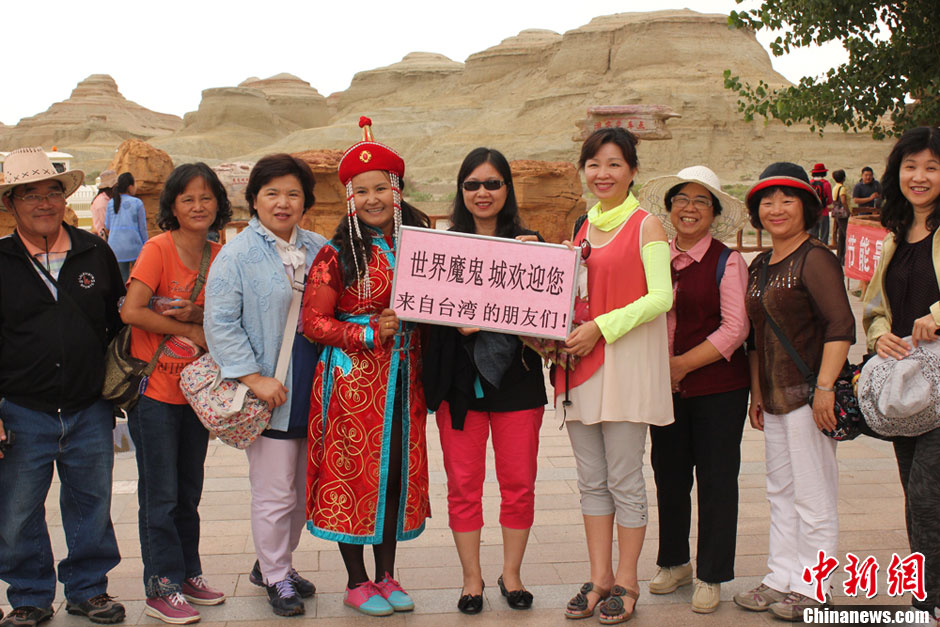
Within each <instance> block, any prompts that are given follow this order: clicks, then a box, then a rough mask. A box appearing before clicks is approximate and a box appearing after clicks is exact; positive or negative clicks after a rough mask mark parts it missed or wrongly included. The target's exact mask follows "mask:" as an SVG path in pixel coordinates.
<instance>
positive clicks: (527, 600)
mask: <svg viewBox="0 0 940 627" xmlns="http://www.w3.org/2000/svg"><path fill="white" fill-rule="evenodd" d="M497 583H498V584H499V591H500V592H502V593H503V596H504V597H506V602H507V603H509V607H511V608H512V609H514V610H527V609H529V608H530V607H532V600H533V597H532V593H531V592H529V591H528V590H506V586H505V584H503V576H502V575H500V576H499V579H498V580H497Z"/></svg>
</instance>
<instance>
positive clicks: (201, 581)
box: [183, 575, 225, 605]
mask: <svg viewBox="0 0 940 627" xmlns="http://www.w3.org/2000/svg"><path fill="white" fill-rule="evenodd" d="M183 596H184V597H186V600H187V601H189V602H190V603H192V604H194V605H219V604H220V603H225V593H224V592H222V591H221V590H216V589H215V588H213V587H211V586H209V582H208V581H206V578H205V577H203V576H202V575H196V576H195V577H190V578H189V579H187V580H186V581H184V582H183Z"/></svg>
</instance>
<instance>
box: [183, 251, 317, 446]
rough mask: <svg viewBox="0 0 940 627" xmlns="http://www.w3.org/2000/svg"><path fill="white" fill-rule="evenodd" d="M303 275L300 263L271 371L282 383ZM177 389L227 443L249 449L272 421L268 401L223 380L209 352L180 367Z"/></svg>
mask: <svg viewBox="0 0 940 627" xmlns="http://www.w3.org/2000/svg"><path fill="white" fill-rule="evenodd" d="M303 274H304V266H303V265H302V264H301V266H300V267H299V268H297V269H296V270H295V272H294V283H293V286H292V287H293V290H294V293H293V297H292V298H291V303H290V311H289V312H288V314H287V323H286V324H285V325H284V336H283V339H282V340H281V350H280V353H279V354H278V357H277V366H276V367H275V370H274V378H275V379H277V380H278V381H280V382H281V383H284V380H285V378H286V377H287V368H288V366H289V365H290V357H291V350H292V349H293V345H294V342H293V340H294V336H295V335H296V329H297V318H298V317H299V315H300V299H301V297H302V296H303V285H304V284H303ZM180 390H182V392H183V396H184V397H185V398H186V400H187V402H189V405H190V406H191V407H192V408H193V411H194V412H195V413H196V416H197V417H198V418H199V421H200V422H201V423H202V424H203V426H204V427H205V428H206V430H207V431H209V432H210V433H212V434H214V435H215V437H217V438H218V439H219V440H220V441H222V442H223V443H224V444H228V445H229V446H234V447H235V448H238V449H245V448H248V445H250V444H251V443H252V442H254V441H255V439H256V438H257V437H258V436H259V435H261V432H262V431H264V430H265V429H267V428H268V425H269V424H270V422H271V407H270V406H269V405H268V403H267V402H265V401H262V400H260V399H259V398H257V397H256V396H255V395H254V394H252V393H251V391H250V390H249V389H248V386H247V385H245V384H244V383H241V382H240V381H236V380H233V379H223V378H222V370H221V368H219V365H218V364H217V363H216V361H215V360H214V359H213V358H212V355H210V354H209V353H206V354H205V355H203V356H202V357H200V358H199V359H197V360H196V361H194V362H193V363H191V364H189V365H188V366H186V367H185V368H183V371H182V372H181V373H180Z"/></svg>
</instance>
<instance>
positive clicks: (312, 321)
mask: <svg viewBox="0 0 940 627" xmlns="http://www.w3.org/2000/svg"><path fill="white" fill-rule="evenodd" d="M371 124H372V122H371V121H370V120H369V119H368V118H360V121H359V126H360V127H363V128H364V131H363V132H364V137H365V140H364V141H361V142H357V143H356V144H354V145H353V146H351V147H350V148H349V149H348V150H347V151H346V153H345V154H344V155H343V158H342V160H341V161H340V164H339V178H340V181H341V182H342V184H343V186H344V187H345V189H346V196H347V203H348V204H347V214H346V217H344V218H343V219H342V221H340V223H339V225H338V226H337V227H336V232H335V234H334V235H333V239H331V240H330V242H329V243H328V244H327V245H326V246H324V247H323V249H322V250H320V254H318V255H317V258H316V261H314V264H313V268H311V270H310V275H309V278H308V281H307V291H306V293H305V294H304V305H303V329H304V335H306V336H307V337H308V338H310V340H312V341H314V342H318V343H320V344H321V345H323V347H324V349H323V356H322V357H321V360H320V364H319V365H318V367H317V372H316V377H315V378H314V393H313V395H312V397H311V398H310V416H311V419H310V453H309V455H308V459H309V468H308V471H307V472H308V476H309V481H308V484H307V516H308V518H309V519H310V522H309V528H310V530H311V532H312V533H313V535H315V536H317V537H318V538H322V539H324V540H333V541H335V542H338V543H339V552H340V555H341V556H342V558H343V564H344V565H345V566H346V586H345V587H346V590H345V593H344V595H343V603H344V604H345V605H346V606H348V607H351V608H353V609H355V610H358V611H359V612H362V613H363V614H368V615H372V616H387V615H389V614H392V613H393V612H407V611H411V610H412V609H414V601H413V600H412V598H411V596H410V595H409V594H408V593H406V592H405V591H404V590H403V589H402V587H401V585H399V583H398V582H397V581H396V580H395V577H394V574H395V555H396V551H397V546H398V542H399V541H403V540H410V539H412V538H416V537H418V536H419V535H420V534H421V532H422V531H424V525H425V519H427V517H428V516H430V514H431V504H430V499H429V497H428V456H427V442H426V440H425V437H426V436H425V423H426V420H427V415H428V412H427V408H426V406H425V402H424V391H423V389H422V387H421V379H420V362H419V360H420V358H421V338H420V334H419V330H418V328H417V325H416V324H415V323H413V322H402V321H400V320H399V319H398V316H396V315H395V312H394V311H393V310H392V309H391V297H392V271H393V268H394V267H395V256H394V255H395V243H396V240H397V239H398V236H399V233H398V228H399V227H400V226H402V225H405V226H421V227H428V226H430V224H429V222H430V221H429V220H428V217H427V216H426V215H424V214H423V213H421V212H420V211H418V210H417V209H415V208H414V207H412V206H411V205H409V204H408V203H407V202H405V201H403V200H402V199H401V190H402V182H401V181H402V177H403V176H404V173H405V162H404V161H403V160H402V158H401V156H400V155H399V154H398V153H397V152H395V151H394V150H392V149H391V148H389V147H388V146H386V145H385V144H380V143H378V142H376V141H374V140H373V139H372V131H371ZM367 544H368V545H372V555H373V557H374V558H375V576H374V578H370V577H369V574H368V573H367V571H366V564H365V560H364V557H363V554H364V546H365V545H367Z"/></svg>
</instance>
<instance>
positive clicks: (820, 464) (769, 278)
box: [734, 162, 855, 620]
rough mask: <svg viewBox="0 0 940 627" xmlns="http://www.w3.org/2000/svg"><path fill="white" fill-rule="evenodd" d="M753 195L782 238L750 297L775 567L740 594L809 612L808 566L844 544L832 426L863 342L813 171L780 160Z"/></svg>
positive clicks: (751, 203) (762, 225) (757, 265)
mask: <svg viewBox="0 0 940 627" xmlns="http://www.w3.org/2000/svg"><path fill="white" fill-rule="evenodd" d="M745 202H746V204H747V208H748V212H749V214H750V216H751V224H752V225H753V226H754V227H755V228H759V229H765V230H766V231H767V232H768V233H769V234H770V238H771V246H772V247H771V249H770V250H768V251H766V252H764V253H761V254H760V255H758V256H757V257H756V258H755V259H754V261H752V262H751V266H750V268H749V271H748V274H749V276H748V286H747V296H746V300H745V302H746V306H747V313H748V317H749V318H750V320H751V328H752V331H751V332H752V334H753V344H752V343H751V340H749V341H748V349H749V350H748V361H749V364H750V370H751V406H750V409H749V410H748V414H749V418H750V422H751V426H752V427H754V428H755V429H758V430H762V431H763V432H764V455H765V458H766V465H767V500H768V501H769V502H770V548H769V551H768V557H767V566H768V569H769V570H770V572H769V573H768V574H767V575H766V576H765V577H764V578H763V581H762V582H761V583H760V585H759V586H758V587H756V588H754V589H752V590H749V591H747V592H742V593H739V594H736V595H735V596H734V601H735V603H737V604H738V605H739V606H741V607H743V608H744V609H748V610H752V611H765V610H770V612H771V613H772V614H774V616H777V617H778V618H783V619H786V620H799V619H800V618H801V617H802V615H803V610H805V609H811V608H813V607H821V605H822V603H821V602H819V601H817V600H816V599H815V598H814V597H815V593H816V591H815V584H814V583H812V582H811V583H807V582H806V581H805V580H804V579H803V569H804V568H807V567H810V566H813V565H814V564H816V563H817V560H818V559H819V558H818V552H819V551H823V552H824V553H825V554H826V555H835V554H836V551H837V550H838V538H839V512H838V504H837V496H838V494H837V493H838V488H839V468H838V464H837V463H836V442H835V440H833V439H831V438H829V437H827V436H826V435H824V434H823V432H822V430H823V429H827V430H830V431H831V430H833V429H834V428H835V426H836V418H835V413H834V409H833V407H834V402H835V389H834V384H835V381H836V378H837V376H838V375H839V372H840V370H841V369H842V367H843V365H844V364H845V358H846V356H847V355H848V352H849V346H850V345H851V344H852V343H854V342H855V317H854V316H853V315H852V308H851V307H850V306H849V299H848V296H847V295H846V292H845V287H844V278H843V275H842V267H841V266H840V265H839V260H838V259H837V258H836V256H835V255H833V254H832V251H830V250H829V249H828V247H827V246H826V245H825V244H824V243H823V242H821V241H819V240H818V239H816V238H813V237H810V235H809V233H807V230H808V229H810V228H812V226H813V225H814V224H815V223H816V220H817V219H818V216H819V207H820V201H819V197H818V196H817V195H816V192H815V191H814V189H813V186H812V185H811V184H810V181H809V177H808V176H807V175H806V171H805V170H804V169H803V168H801V167H800V166H798V165H796V164H794V163H787V162H780V163H774V164H771V165H770V166H768V167H767V168H766V169H765V170H764V171H763V173H761V176H760V180H759V181H758V182H757V183H756V184H755V185H754V186H753V187H752V188H751V189H750V190H749V191H748V193H747V199H746V201H745ZM771 320H772V321H773V322H775V323H776V325H777V326H778V327H779V329H780V334H781V335H783V336H784V337H785V338H786V339H787V342H788V343H789V344H790V345H792V347H793V348H794V349H795V350H796V352H797V353H798V354H799V355H800V356H801V357H802V359H803V361H804V362H805V363H806V364H808V365H809V367H810V368H811V369H812V371H813V372H814V373H815V374H816V382H815V385H813V384H811V383H810V382H808V381H807V380H806V379H805V378H804V377H803V375H802V374H800V371H799V369H798V368H797V366H796V364H795V363H794V361H793V359H791V358H790V355H789V354H788V352H787V350H786V349H785V348H784V343H783V342H782V341H781V340H780V338H779V337H778V335H777V332H776V331H775V330H774V328H773V325H772V324H771V323H770V321H771ZM811 394H812V396H811ZM810 398H812V401H810V400H809V399H810ZM827 587H828V586H827Z"/></svg>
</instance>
